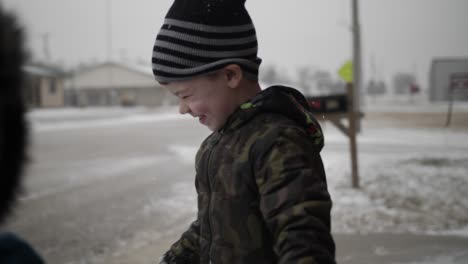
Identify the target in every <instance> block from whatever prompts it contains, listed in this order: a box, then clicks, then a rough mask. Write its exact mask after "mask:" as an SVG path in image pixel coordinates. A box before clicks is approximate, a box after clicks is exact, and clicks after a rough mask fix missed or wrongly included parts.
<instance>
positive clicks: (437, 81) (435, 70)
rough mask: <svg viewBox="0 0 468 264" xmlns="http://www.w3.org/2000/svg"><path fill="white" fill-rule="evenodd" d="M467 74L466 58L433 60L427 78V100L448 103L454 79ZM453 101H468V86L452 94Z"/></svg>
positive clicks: (467, 59) (467, 60)
mask: <svg viewBox="0 0 468 264" xmlns="http://www.w3.org/2000/svg"><path fill="white" fill-rule="evenodd" d="M466 74H468V58H441V59H434V60H433V61H432V66H431V70H430V76H429V100H430V101H448V100H449V99H450V89H451V86H452V83H453V81H454V78H455V77H456V76H460V75H466ZM453 100H456V101H468V84H467V85H466V86H465V87H462V86H460V87H459V88H457V89H455V90H454V92H453Z"/></svg>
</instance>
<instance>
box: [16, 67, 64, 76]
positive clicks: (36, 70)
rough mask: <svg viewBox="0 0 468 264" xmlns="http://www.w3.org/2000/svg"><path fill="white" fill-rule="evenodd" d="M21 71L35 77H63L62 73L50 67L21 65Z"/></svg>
mask: <svg viewBox="0 0 468 264" xmlns="http://www.w3.org/2000/svg"><path fill="white" fill-rule="evenodd" d="M22 69H23V71H24V72H25V73H28V74H31V75H36V76H44V77H59V76H63V75H64V72H63V71H61V70H59V69H57V68H55V67H52V66H44V65H32V64H27V65H23V66H22Z"/></svg>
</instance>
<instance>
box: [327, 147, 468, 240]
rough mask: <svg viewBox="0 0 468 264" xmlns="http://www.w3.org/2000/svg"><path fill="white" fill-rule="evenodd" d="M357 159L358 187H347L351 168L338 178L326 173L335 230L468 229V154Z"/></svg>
mask: <svg viewBox="0 0 468 264" xmlns="http://www.w3.org/2000/svg"><path fill="white" fill-rule="evenodd" d="M361 160H364V161H365V162H364V164H362V166H361V174H360V175H361V187H362V188H361V189H359V190H354V189H352V188H350V176H349V172H346V171H345V174H347V175H342V177H340V178H339V179H338V180H336V177H337V176H338V175H336V174H333V170H332V171H331V172H330V171H329V172H328V178H329V181H330V187H329V188H330V193H331V194H332V197H333V200H334V208H333V211H332V219H333V230H334V232H337V233H355V232H358V233H366V232H392V233H395V232H397V233H400V232H411V233H439V232H441V231H446V230H457V229H458V230H459V231H458V232H454V231H453V232H451V233H452V234H457V235H467V234H468V233H467V232H466V231H465V232H463V230H464V229H463V228H464V227H466V226H468V196H466V190H468V177H467V175H468V154H451V155H450V154H445V155H437V154H434V155H426V156H421V155H419V154H418V155H416V154H407V155H401V156H399V157H395V156H393V157H388V156H385V155H383V156H374V157H371V156H369V157H367V156H366V157H365V158H363V159H361Z"/></svg>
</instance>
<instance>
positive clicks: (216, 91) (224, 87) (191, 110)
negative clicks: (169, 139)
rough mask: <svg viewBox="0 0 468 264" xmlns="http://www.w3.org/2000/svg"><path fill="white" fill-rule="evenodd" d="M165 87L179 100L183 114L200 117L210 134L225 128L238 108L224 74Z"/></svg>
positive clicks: (197, 78)
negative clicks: (228, 119)
mask: <svg viewBox="0 0 468 264" xmlns="http://www.w3.org/2000/svg"><path fill="white" fill-rule="evenodd" d="M164 86H165V87H166V88H168V89H169V91H170V92H171V93H173V94H174V95H175V96H177V97H178V98H179V112H180V114H182V115H183V114H190V115H191V116H193V117H196V118H198V120H199V121H200V123H201V124H203V125H205V126H207V127H208V128H209V129H210V130H211V131H217V130H219V129H220V128H222V127H223V125H224V124H225V123H226V121H227V118H228V117H229V116H230V115H231V114H232V113H233V112H234V111H235V109H236V108H237V106H238V105H237V104H236V102H235V100H234V98H235V96H234V94H233V90H234V89H233V88H230V87H229V86H228V83H227V79H226V76H225V75H223V72H222V71H221V72H218V73H215V74H213V75H210V76H200V77H196V78H194V79H190V80H186V81H177V82H171V83H168V84H165V85H164Z"/></svg>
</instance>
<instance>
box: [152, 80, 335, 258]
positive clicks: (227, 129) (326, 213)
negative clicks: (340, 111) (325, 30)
mask: <svg viewBox="0 0 468 264" xmlns="http://www.w3.org/2000/svg"><path fill="white" fill-rule="evenodd" d="M307 109H308V106H307V104H306V102H305V99H304V98H303V96H302V95H301V94H300V93H299V92H297V91H296V90H294V89H292V88H288V87H282V86H274V87H270V88H269V89H267V90H265V91H262V92H261V93H260V94H259V95H257V96H256V97H255V98H253V99H252V100H251V101H250V102H248V103H246V104H243V105H241V106H240V107H239V110H238V111H236V112H235V113H234V114H233V115H232V116H231V117H230V118H229V120H228V122H227V123H226V125H225V126H224V128H223V129H222V130H221V131H218V132H215V133H213V134H212V135H210V136H209V137H208V138H207V139H206V140H205V141H204V142H203V143H202V145H201V147H200V149H199V151H198V153H197V156H196V181H195V183H196V189H197V193H198V215H197V220H196V221H194V222H193V223H192V225H191V226H190V228H189V229H188V230H187V231H186V232H185V233H184V234H183V235H182V237H181V238H180V240H179V241H177V242H176V243H175V244H174V245H173V246H172V247H171V249H170V250H169V251H168V252H167V253H166V254H165V256H164V257H163V260H162V262H161V263H202V264H208V263H213V264H222V263H256V264H257V263H301V264H306V263H310V264H318V263H320V264H322V263H335V245H334V242H333V239H332V236H331V234H330V210H331V207H332V202H331V199H330V195H329V193H328V190H327V183H326V178H325V172H324V168H323V164H322V160H321V157H320V151H321V149H322V147H323V143H324V140H323V134H322V132H321V129H320V126H319V125H318V123H317V121H316V120H315V118H314V117H313V116H312V115H311V114H310V113H309V112H308V111H307Z"/></svg>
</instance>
